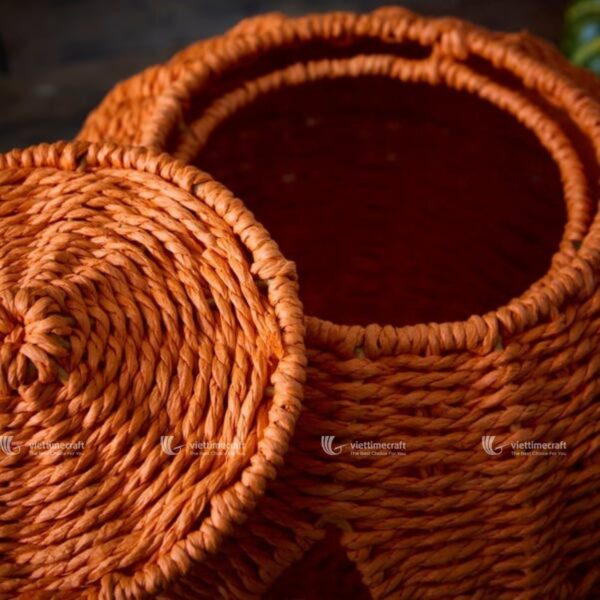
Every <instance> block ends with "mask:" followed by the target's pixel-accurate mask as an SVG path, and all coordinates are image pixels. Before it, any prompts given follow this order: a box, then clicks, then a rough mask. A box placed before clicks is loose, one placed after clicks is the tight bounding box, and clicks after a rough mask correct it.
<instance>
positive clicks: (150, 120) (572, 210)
mask: <svg viewBox="0 0 600 600" xmlns="http://www.w3.org/2000/svg"><path fill="white" fill-rule="evenodd" d="M361 37H372V38H379V39H382V40H383V41H385V43H386V44H393V43H401V42H403V41H405V40H412V41H417V42H419V43H420V44H423V45H424V46H426V47H433V50H432V52H431V53H430V54H429V55H427V56H425V57H424V58H422V59H418V60H415V59H412V58H411V59H406V58H403V57H402V56H397V55H394V56H392V55H391V54H388V55H386V53H385V52H383V53H382V51H381V48H379V49H378V51H377V53H378V54H379V55H380V56H352V55H350V56H347V57H341V58H340V57H335V58H330V57H327V56H323V57H317V58H315V57H312V58H311V59H310V60H303V56H302V53H303V49H304V46H305V45H307V44H308V42H310V41H311V40H314V39H316V38H319V39H325V40H330V41H331V42H332V44H333V43H335V41H336V40H344V41H350V42H351V43H355V41H356V40H357V39H360V38H361ZM288 46H294V47H295V48H296V49H297V57H296V59H295V60H293V61H291V62H290V64H289V65H283V66H282V65H278V66H277V68H275V69H271V70H269V69H267V70H266V71H265V72H259V73H257V72H256V71H255V70H254V69H252V68H251V67H248V66H247V65H246V66H245V67H244V66H243V65H244V64H245V63H244V61H245V60H246V59H248V58H252V57H256V56H260V55H264V54H267V53H269V52H278V51H280V50H281V49H282V48H285V47H288ZM473 57H477V58H478V59H480V60H483V61H484V62H485V65H486V68H485V70H484V71H480V70H478V69H477V68H476V67H475V65H474V64H473V63H472V62H469V59H470V58H473ZM240 65H242V67H241V69H242V70H243V69H244V68H246V69H247V70H248V72H249V76H248V77H247V79H246V81H245V82H244V78H243V77H240V74H239V73H238V72H236V73H235V77H233V76H232V77H231V83H230V85H229V87H228V86H227V81H228V77H229V73H230V71H235V69H239V68H240ZM375 73H377V74H378V75H385V76H388V77H394V78H397V79H400V80H402V81H406V82H414V81H423V82H426V83H427V84H428V85H432V86H436V87H437V86H440V85H441V84H444V85H445V86H449V87H456V88H459V89H463V90H466V91H468V92H469V93H471V94H474V95H477V96H479V97H480V98H482V99H484V100H486V101H488V102H492V103H494V104H496V105H497V106H499V107H500V108H501V109H502V110H504V111H507V112H509V113H510V114H512V115H513V116H514V117H515V118H516V119H517V120H519V121H520V122H521V123H523V124H524V125H525V126H526V127H528V128H529V129H530V130H531V131H533V132H534V133H535V135H536V136H537V138H538V139H539V140H540V142H541V143H542V144H543V146H545V148H546V149H547V150H548V152H549V154H550V155H551V156H552V157H553V159H554V162H555V163H556V164H557V166H558V168H559V170H560V172H561V179H562V185H563V191H564V200H565V204H566V207H567V220H566V223H565V226H564V230H563V236H562V240H561V242H560V245H559V247H558V250H557V252H555V254H554V256H553V258H552V264H551V267H550V269H549V270H548V272H547V274H546V275H544V276H543V277H542V278H541V279H539V280H537V281H535V283H533V284H532V285H531V287H530V288H529V289H528V290H527V291H526V292H525V293H523V294H522V295H521V297H520V298H517V299H515V300H513V301H511V302H509V303H508V304H506V305H505V306H504V307H502V308H500V309H497V310H494V311H491V312H489V313H486V314H483V315H482V316H473V317H471V318H470V319H469V320H467V321H459V322H447V323H430V324H427V325H425V324H417V325H413V326H405V327H401V328H395V327H392V326H389V325H388V326H378V325H370V326H367V327H362V326H357V325H354V326H342V325H337V324H334V323H331V322H327V321H323V320H320V319H318V318H316V317H309V318H308V319H307V326H308V331H307V343H308V347H309V351H308V357H309V369H308V380H307V385H306V388H305V410H304V412H303V414H302V416H301V419H300V421H299V424H298V428H297V432H296V435H295V438H294V441H293V448H292V450H291V451H290V453H289V454H288V455H287V457H286V464H285V466H284V468H283V471H282V472H281V473H280V474H279V476H278V479H277V482H275V483H273V484H272V485H271V487H270V488H269V490H268V491H267V496H266V497H265V499H264V500H263V501H262V502H259V503H258V505H257V507H256V510H255V512H254V513H253V514H252V515H251V516H250V518H249V520H248V522H247V523H246V524H245V526H243V527H240V528H237V529H236V531H235V532H234V537H233V538H232V539H231V540H230V541H229V542H227V543H226V544H225V545H224V546H223V548H222V551H221V553H220V554H219V555H217V556H215V557H214V558H210V559H208V560H207V561H204V562H202V563H200V564H198V565H196V566H195V567H194V568H193V569H192V570H190V572H189V573H188V575H187V576H186V577H184V578H183V579H182V580H181V581H180V582H179V583H178V584H177V585H176V587H175V588H173V590H172V597H175V595H177V596H181V597H203V596H202V594H204V597H210V595H211V594H212V596H213V597H214V595H219V596H223V597H257V596H259V595H261V594H263V593H264V591H265V589H267V588H268V586H269V585H270V583H271V582H272V581H273V580H274V579H275V578H277V577H278V576H279V575H280V574H281V572H282V571H283V570H284V569H285V567H286V566H287V565H289V564H291V562H292V561H294V560H296V559H297V558H298V556H299V555H301V554H302V552H303V551H304V550H305V549H306V548H307V547H308V546H310V545H312V544H314V543H315V542H317V541H318V540H319V539H322V538H323V535H324V534H323V531H324V529H323V528H324V527H325V526H335V527H338V528H339V529H341V530H342V531H343V533H342V538H341V544H342V546H343V548H344V550H345V551H346V552H347V554H348V556H349V557H350V559H351V560H352V561H353V562H354V563H355V564H356V566H357V569H358V570H359V571H360V573H361V575H362V579H363V582H364V583H365V585H366V586H367V588H368V589H369V592H370V594H371V596H372V597H374V598H407V599H410V598H415V597H429V598H447V597H455V598H471V597H490V598H492V597H493V598H507V599H508V598H515V597H519V598H532V599H533V598H594V597H595V596H597V595H598V568H597V565H598V564H599V559H600V555H599V553H600V529H599V523H598V521H599V515H600V467H599V465H598V453H597V448H598V416H599V415H598V412H599V410H598V402H597V397H598V391H599V389H598V388H599V383H598V367H599V363H600V361H599V354H598V332H599V326H600V320H599V308H600V306H599V304H600V299H599V294H598V285H597V277H598V265H599V241H600V240H599V237H598V231H599V227H600V223H599V221H598V218H597V217H596V210H597V202H596V200H595V198H596V196H595V192H594V195H592V191H591V190H597V187H595V186H596V180H597V176H598V150H599V149H598V141H597V140H598V139H600V137H599V136H598V134H599V132H598V122H599V120H598V116H599V107H598V105H597V102H596V100H595V99H594V97H593V96H592V95H591V93H595V92H597V89H598V88H597V83H596V82H595V81H594V80H592V79H591V78H590V77H589V76H586V75H585V74H583V73H582V72H581V71H578V70H576V69H573V68H571V67H569V66H568V65H567V64H566V63H565V62H564V61H563V60H562V59H561V58H560V57H559V56H558V54H557V53H556V52H555V51H554V50H552V49H551V48H550V47H549V46H547V45H546V44H544V43H542V42H538V41H537V40H536V39H535V38H532V37H530V36H527V35H497V34H490V33H488V32H485V31H484V30H482V29H480V28H475V27H472V26H470V25H467V24H464V23H462V22H459V21H456V20H437V19H434V20H432V19H422V18H420V17H417V16H415V15H412V14H411V13H408V12H406V11H395V10H385V11H377V12H376V13H373V14H371V15H360V16H357V15H349V14H331V15H319V16H314V15H313V16H309V17H305V18H300V19H285V18H284V17H282V16H270V17H264V18H261V19H255V20H252V21H250V22H249V23H248V24H247V25H244V24H242V25H241V26H240V27H238V28H237V29H236V30H234V31H232V32H231V33H229V34H227V35H226V36H224V37H223V38H222V39H221V40H214V41H209V42H205V43H203V44H201V45H195V46H192V47H191V48H190V49H188V50H187V51H184V52H183V53H181V54H180V55H179V56H178V57H175V58H174V59H173V61H172V62H170V63H168V64H167V65H165V66H161V67H156V68H154V69H153V70H151V71H148V72H147V73H146V74H145V75H143V76H140V77H141V78H146V79H144V80H143V84H142V83H140V81H142V79H141V78H140V77H138V79H136V78H134V80H132V81H131V82H126V83H124V84H122V85H121V87H120V88H119V90H118V93H114V94H112V95H109V97H108V98H107V100H106V101H105V102H103V104H102V105H101V107H99V109H98V111H96V112H95V113H93V114H92V115H91V116H90V118H89V119H88V122H87V123H86V126H85V128H84V130H83V131H82V134H81V135H82V136H87V135H90V136H93V135H99V136H102V135H104V134H103V131H106V132H110V135H113V132H116V133H118V127H117V126H115V123H117V122H119V121H125V120H128V119H129V118H130V117H131V116H132V115H133V119H134V121H135V122H138V123H142V121H143V125H142V126H141V127H140V128H139V129H138V130H137V131H136V132H134V135H135V136H137V137H136V141H141V142H143V143H145V144H148V145H150V146H153V147H157V148H160V149H167V150H169V151H170V152H173V153H174V154H176V155H178V156H180V157H183V158H185V159H187V160H194V161H198V162H199V164H203V162H202V160H203V157H204V159H206V158H208V157H209V154H208V152H207V151H206V150H205V149H204V147H205V146H206V145H207V144H210V136H211V134H212V132H213V131H214V130H215V129H217V128H218V127H220V126H221V124H223V123H224V122H225V120H226V119H228V118H229V117H230V116H233V115H236V114H237V113H241V112H242V111H243V109H244V106H246V105H249V104H250V103H252V102H254V101H256V100H257V99H258V97H259V96H261V95H267V94H269V93H272V92H274V91H275V90H276V89H277V88H285V87H289V86H291V85H293V86H294V87H298V86H302V85H304V84H305V83H306V82H307V81H308V80H311V79H313V80H314V79H315V78H326V79H332V78H342V77H347V76H351V77H356V76H363V77H367V76H369V75H373V74H375ZM508 75H510V78H509V80H508V82H507V76H508ZM240 79H241V80H242V81H243V82H244V83H243V84H242V85H240ZM215 82H221V85H220V87H219V86H217V87H219V89H220V93H219V95H217V96H216V97H214V96H213V95H212V94H211V90H212V89H214V87H215ZM138 97H139V98H140V102H139V103H138ZM136 111H139V112H136ZM130 134H131V132H129V131H126V132H123V135H124V136H129V135H130ZM107 135H108V134H107ZM228 135H230V136H231V135H232V134H231V133H230V132H229V133H228ZM584 144H585V147H584ZM588 148H589V149H591V158H590V157H588V156H587V149H588ZM205 162H206V161H205ZM224 166H225V165H224ZM256 176H258V174H255V177H256ZM267 178H268V174H264V175H263V176H262V179H267ZM242 197H243V198H244V199H246V197H245V196H242ZM535 200H536V199H535V198H533V197H532V198H531V202H535ZM284 201H285V200H284V199H282V202H284ZM251 207H252V205H251ZM262 209H263V210H269V207H264V206H263V207H262ZM258 216H259V218H263V217H262V214H261V213H260V212H259V213H258ZM288 223H291V224H292V225H293V224H294V218H293V217H291V216H289V218H288ZM288 231H289V229H288ZM280 233H281V232H280ZM278 237H279V239H280V241H281V242H282V243H283V242H285V238H284V237H283V236H281V235H279V236H278ZM290 256H292V257H293V258H297V259H298V260H300V259H301V258H302V257H301V256H294V255H290ZM376 300H377V299H372V302H373V303H376ZM332 434H335V435H336V439H337V442H338V443H339V444H344V443H348V442H350V441H352V440H360V439H371V440H375V441H393V440H395V439H398V438H400V439H403V440H404V441H406V443H407V447H408V448H409V451H408V453H407V455H406V456H404V457H393V456H392V457H390V456H384V457H376V456H361V457H356V456H349V455H347V454H345V453H344V454H342V455H340V456H338V457H329V456H325V455H324V454H323V453H322V450H321V447H320V437H321V436H322V435H332ZM486 434H487V435H491V434H494V435H496V436H497V437H498V439H499V440H501V441H503V442H510V441H519V440H527V439H538V440H548V441H553V440H558V439H560V440H564V441H565V442H566V443H567V446H568V449H569V450H568V454H567V456H566V457H537V458H536V457H518V456H512V455H510V454H508V453H504V454H503V455H502V456H501V457H499V458H497V459H496V458H494V459H493V460H491V459H490V458H489V457H487V456H486V455H485V454H484V453H483V452H482V451H481V448H480V441H481V436H482V435H486ZM282 548H283V549H282ZM217 569H218V570H217ZM284 578H285V575H284ZM329 578H330V579H331V580H335V578H334V577H330V574H329ZM206 581H211V582H214V587H212V584H211V586H208V589H205V591H204V592H202V591H201V587H202V586H201V583H202V582H206ZM330 585H331V586H332V587H331V588H325V591H324V590H323V589H322V590H321V593H322V594H323V597H327V591H326V590H329V591H330V592H331V593H334V591H335V582H334V581H333V582H332V583H331V584H330ZM280 589H281V588H280ZM190 590H193V592H191V591H190ZM194 594H197V595H196V596H194Z"/></svg>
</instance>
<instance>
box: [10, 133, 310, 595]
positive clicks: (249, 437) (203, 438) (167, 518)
mask: <svg viewBox="0 0 600 600" xmlns="http://www.w3.org/2000/svg"><path fill="white" fill-rule="evenodd" d="M303 335H304V330H303V315H302V308H301V304H300V302H299V300H298V296H297V283H296V274H295V266H294V264H293V263H291V262H289V261H286V260H285V259H284V258H283V256H282V255H281V253H280V252H279V249H278V247H277V245H276V244H275V243H274V242H273V241H272V240H271V239H270V238H269V236H268V234H267V232H266V231H265V229H264V228H263V227H262V226H261V225H260V224H258V223H257V222H256V220H255V219H254V217H253V216H252V214H251V213H250V212H248V211H247V210H246V209H245V207H244V206H243V204H242V203H241V202H240V201H239V200H238V199H236V198H234V196H233V195H232V194H231V193H230V192H229V191H228V190H227V189H226V188H224V187H223V186H222V185H220V184H219V183H217V182H215V181H214V180H212V179H211V178H210V177H209V176H208V175H206V174H205V173H203V172H201V171H199V170H197V169H195V168H193V167H190V166H186V165H184V164H183V163H180V162H177V161H175V160H173V159H172V158H170V157H169V156H168V155H166V154H156V153H152V152H149V151H147V150H145V149H141V148H135V149H133V148H128V149H125V148H121V147H118V146H114V145H89V144H86V143H82V142H75V143H66V142H59V143H56V144H53V145H40V146H36V147H32V148H28V149H26V150H21V151H13V152H11V153H9V154H5V155H1V156H0V421H1V422H0V436H1V438H0V465H1V467H2V468H1V471H0V473H1V477H2V480H3V484H2V488H1V489H0V501H1V503H2V509H1V512H2V526H1V528H2V537H3V538H4V542H3V544H2V552H3V554H4V560H3V567H2V573H3V583H2V589H3V590H4V591H5V592H7V593H12V594H14V595H16V594H18V593H21V594H27V593H30V594H31V593H32V592H35V591H39V590H52V591H56V592H61V593H63V596H62V597H70V596H68V594H69V593H71V594H72V593H75V592H76V591H77V594H78V595H77V597H81V596H82V595H86V596H87V595H88V594H89V595H91V596H94V597H95V596H97V595H98V594H100V595H102V596H110V597H138V596H140V595H144V594H154V593H156V592H157V591H159V590H160V589H162V588H163V587H164V586H165V585H166V584H167V583H168V582H169V581H170V580H171V579H172V578H173V577H175V576H177V575H179V574H180V573H182V572H185V571H186V569H187V567H188V566H189V563H190V562H191V561H192V560H202V559H203V557H204V556H206V555H207V553H213V552H215V551H216V550H217V549H218V548H219V545H220V543H221V541H222V539H223V538H224V536H226V535H227V534H228V533H229V532H230V531H231V529H232V528H233V526H234V524H235V523H236V522H240V521H242V520H243V519H244V518H245V516H246V514H247V513H248V512H249V511H250V510H251V509H252V507H253V505H254V503H255V501H256V499H257V498H258V497H259V496H261V495H262V494H263V492H264V488H265V484H266V481H267V480H268V479H269V478H272V477H274V476H275V471H276V468H277V466H278V465H279V464H280V463H281V462H282V457H283V455H284V453H285V452H286V449H287V445H288V441H289V438H290V436H291V434H292V431H293V428H294V424H295V421H296V419H297V417H298V414H299V411H300V402H301V393H302V381H303V378H304V369H305V354H304V343H303Z"/></svg>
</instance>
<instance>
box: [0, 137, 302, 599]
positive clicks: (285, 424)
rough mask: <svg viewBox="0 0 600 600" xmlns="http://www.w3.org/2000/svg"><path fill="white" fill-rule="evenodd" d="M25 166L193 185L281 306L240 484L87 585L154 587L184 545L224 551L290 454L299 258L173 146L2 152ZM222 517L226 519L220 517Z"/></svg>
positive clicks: (296, 384)
mask: <svg viewBox="0 0 600 600" xmlns="http://www.w3.org/2000/svg"><path fill="white" fill-rule="evenodd" d="M24 168H25V169H35V168H53V169H56V170H61V171H80V172H84V173H89V172H94V171H97V170H102V169H110V170H111V172H114V171H115V170H123V171H124V172H127V171H131V170H135V171H139V172H143V173H148V174H151V175H156V176H158V177H160V178H161V179H162V180H164V181H166V182H168V183H171V184H173V185H174V186H176V187H178V188H180V189H181V190H184V191H185V192H188V193H189V194H190V195H192V196H193V197H194V198H197V199H198V200H199V201H200V202H203V203H204V204H205V205H206V206H208V207H209V209H210V210H212V211H214V212H215V213H216V214H217V215H218V216H219V217H220V218H221V219H222V221H223V222H224V224H226V225H227V226H228V227H229V228H230V229H231V231H232V232H233V234H234V235H235V237H236V239H237V240H238V242H239V244H240V246H241V247H243V248H246V249H248V250H249V251H250V253H251V255H252V258H253V262H252V263H251V264H250V265H249V268H250V270H251V273H252V274H253V276H254V277H255V278H257V279H258V280H260V281H263V282H266V284H267V286H268V302H269V304H270V305H271V306H272V308H273V310H274V312H275V317H276V321H277V325H278V327H279V333H280V336H281V343H282V348H283V352H282V356H281V358H280V359H279V361H278V363H277V366H276V368H275V369H274V371H273V374H272V376H271V380H270V382H268V383H267V385H269V383H270V385H271V386H272V388H273V389H272V399H270V406H269V411H268V420H269V422H268V424H266V425H264V426H263V427H261V435H260V437H259V438H258V439H257V445H256V450H255V452H254V454H253V455H252V456H251V457H250V458H249V459H248V460H247V462H246V464H245V466H243V467H242V468H241V469H240V471H239V474H238V476H237V477H236V479H235V480H234V481H233V482H232V483H230V484H228V485H227V486H225V487H223V488H222V489H220V490H219V491H218V493H216V494H214V495H211V496H210V504H209V507H210V510H209V511H208V514H207V515H206V516H205V517H204V518H203V520H202V522H201V523H200V524H198V525H197V528H195V529H194V530H193V531H190V532H189V533H187V534H186V535H185V537H183V538H181V539H178V540H177V541H176V542H175V543H174V544H173V545H172V546H171V548H170V549H169V550H167V551H165V552H164V553H162V554H161V555H160V556H159V557H158V559H157V560H156V561H152V562H150V561H149V560H146V561H145V562H143V563H142V564H141V565H138V566H137V567H136V568H135V571H133V572H132V574H131V575H123V574H120V573H117V572H110V573H108V574H105V575H104V576H102V578H101V579H98V580H96V581H94V582H90V583H89V584H87V585H92V586H97V585H100V586H101V587H102V589H103V590H104V589H111V590H114V588H115V586H117V587H123V588H129V587H131V586H133V587H134V588H136V589H139V588H140V587H141V588H143V589H144V590H145V591H146V592H148V593H152V594H154V593H157V592H158V591H160V589H162V588H163V587H164V586H165V585H166V584H167V583H168V582H169V581H170V580H172V579H173V578H174V577H175V576H176V575H178V574H182V573H183V572H184V567H183V566H182V560H181V553H182V552H183V553H188V554H189V552H190V548H192V549H193V551H194V553H195V555H196V557H197V556H198V555H201V556H204V555H205V554H207V553H214V552H216V551H217V550H218V547H219V546H220V544H221V542H222V541H223V539H224V538H225V537H226V536H227V535H228V534H229V533H230V531H231V529H232V527H233V526H234V525H235V524H236V523H239V522H241V521H242V520H243V519H244V518H245V517H246V516H247V514H248V513H250V512H251V511H252V509H253V507H254V505H255V502H256V500H258V498H260V497H261V496H262V495H263V493H264V491H265V486H266V482H267V480H269V479H271V478H272V477H273V472H274V471H273V470H274V469H276V468H278V467H279V466H280V464H281V462H282V461H283V457H284V455H285V453H286V451H287V449H288V446H289V443H290V440H291V438H292V435H293V431H294V426H295V423H296V421H297V419H298V417H299V414H300V409H301V403H302V394H303V382H304V379H305V368H306V355H305V347H304V331H305V324H304V317H303V312H302V305H301V303H300V300H299V299H298V294H297V288H298V286H297V280H296V271H295V265H294V263H292V262H290V261H288V260H286V259H285V258H284V256H283V255H282V254H281V252H280V251H279V249H278V247H277V245H276V244H275V243H274V242H273V241H272V240H271V238H270V236H269V234H268V232H267V231H266V230H265V229H264V227H262V225H260V224H259V223H258V222H257V221H256V219H255V218H254V216H253V215H252V213H250V211H248V209H246V208H245V206H244V205H243V204H242V203H241V201H239V200H238V199H236V198H235V197H234V196H233V195H232V194H231V193H230V192H229V191H228V190H227V188H225V187H224V186H222V185H221V184H219V183H218V182H216V181H214V180H213V179H212V177H210V175H208V174H206V173H204V172H202V171H201V170H199V169H197V168H195V167H193V166H190V165H187V164H185V163H182V162H181V161H177V160H175V159H173V157H171V156H170V155H168V154H166V153H158V152H153V151H150V150H147V149H145V148H139V147H137V148H133V147H122V146H119V145H116V144H110V143H105V144H100V143H89V142H83V141H75V142H66V141H59V142H54V143H51V144H38V145H34V146H30V147H28V148H25V149H15V150H12V151H9V152H6V153H0V170H12V169H17V170H19V169H24ZM265 393H266V388H265V392H264V393H263V398H265V395H264V394H265ZM216 501H218V503H219V504H220V508H219V511H218V514H217V515H215V514H214V512H215V508H214V505H215V502H216ZM215 516H216V517H217V519H216V520H218V522H215ZM206 528H209V529H210V531H211V532H216V533H215V535H214V536H213V539H212V540H209V541H207V540H206V539H205V537H206V536H205V535H201V534H202V530H203V529H204V530H205V531H204V534H205V533H206ZM156 562H160V565H161V568H160V569H158V571H159V572H161V576H162V579H160V578H157V577H156V571H157V568H156V566H157V565H156ZM157 579H160V580H159V581H157Z"/></svg>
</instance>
